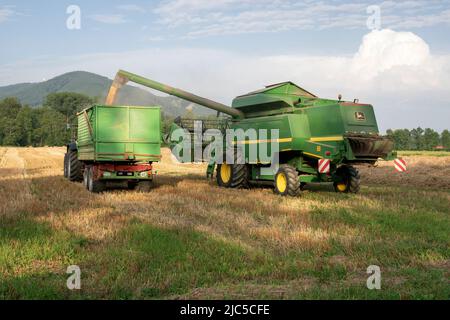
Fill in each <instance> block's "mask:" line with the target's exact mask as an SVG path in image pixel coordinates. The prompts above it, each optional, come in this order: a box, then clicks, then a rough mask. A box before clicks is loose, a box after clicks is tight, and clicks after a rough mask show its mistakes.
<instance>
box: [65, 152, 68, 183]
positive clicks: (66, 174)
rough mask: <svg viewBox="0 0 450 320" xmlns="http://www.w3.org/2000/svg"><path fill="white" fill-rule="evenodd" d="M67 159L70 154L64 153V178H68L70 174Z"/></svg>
mask: <svg viewBox="0 0 450 320" xmlns="http://www.w3.org/2000/svg"><path fill="white" fill-rule="evenodd" d="M67 159H69V155H68V154H67V153H65V154H64V178H68V177H69V174H68V171H69V170H68V168H67V166H68V164H67Z"/></svg>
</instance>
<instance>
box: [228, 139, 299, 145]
mask: <svg viewBox="0 0 450 320" xmlns="http://www.w3.org/2000/svg"><path fill="white" fill-rule="evenodd" d="M267 142H278V143H283V142H292V138H282V139H271V140H245V141H233V144H255V143H267Z"/></svg>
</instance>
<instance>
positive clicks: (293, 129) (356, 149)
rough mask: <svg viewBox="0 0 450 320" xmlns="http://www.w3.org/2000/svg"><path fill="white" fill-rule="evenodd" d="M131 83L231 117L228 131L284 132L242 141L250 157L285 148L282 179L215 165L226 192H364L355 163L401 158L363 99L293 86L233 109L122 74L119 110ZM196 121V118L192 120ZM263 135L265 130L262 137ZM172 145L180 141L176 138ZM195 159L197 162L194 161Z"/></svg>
mask: <svg viewBox="0 0 450 320" xmlns="http://www.w3.org/2000/svg"><path fill="white" fill-rule="evenodd" d="M128 81H131V82H134V83H137V84H140V85H143V86H146V87H149V88H152V89H155V90H158V91H161V92H164V93H166V94H169V95H173V96H176V97H179V98H182V99H185V100H187V101H190V102H192V103H196V104H199V105H202V106H205V107H207V108H210V109H213V110H216V111H218V112H219V113H224V114H227V115H229V116H231V118H229V119H228V121H227V122H226V124H225V125H224V124H223V123H222V124H221V125H217V128H220V129H221V130H222V131H225V129H243V130H248V129H256V130H260V129H263V130H264V129H266V130H268V131H270V130H271V129H278V130H279V131H278V132H279V135H278V137H277V138H276V139H272V138H271V137H269V138H268V137H267V136H266V137H259V136H258V137H257V138H256V139H254V140H250V139H248V138H244V139H243V140H240V141H239V140H238V141H234V143H235V145H243V146H244V147H245V151H246V153H245V154H247V152H248V151H249V148H250V147H251V145H254V144H256V145H257V146H258V148H259V147H260V144H261V143H266V142H268V141H269V142H274V141H272V140H276V141H275V142H277V143H279V153H278V158H279V167H278V170H277V171H276V172H275V173H272V174H267V170H263V169H265V168H268V167H270V166H271V163H267V162H266V163H264V162H263V161H262V159H257V161H252V162H249V161H248V159H247V158H246V159H245V161H244V163H235V162H234V161H229V162H233V163H226V162H224V163H216V162H215V161H214V158H213V159H212V160H211V161H210V163H209V166H208V172H207V175H208V176H209V177H212V176H213V173H214V170H215V168H216V167H217V170H216V178H217V183H218V184H219V185H220V186H222V187H226V188H247V187H249V186H250V185H252V184H271V185H273V186H274V188H275V192H276V193H278V194H280V195H289V196H297V195H299V194H300V192H301V190H302V189H303V186H304V185H305V184H307V183H311V182H315V183H321V182H324V183H325V182H326V183H330V182H332V183H333V184H334V188H335V190H336V192H341V193H356V192H358V191H359V190H360V175H359V173H358V171H357V170H356V168H355V167H354V166H353V165H356V164H369V165H374V164H375V163H376V162H377V161H378V160H379V159H380V158H381V159H384V160H394V159H395V158H396V153H395V152H393V147H394V145H393V142H392V141H391V140H389V139H388V138H386V137H383V136H380V135H379V131H378V126H377V122H376V119H375V114H374V110H373V107H372V106H371V105H369V104H360V103H358V101H357V100H355V101H353V102H346V101H341V99H340V98H339V100H329V99H321V98H318V97H317V96H315V95H314V94H312V93H310V92H308V91H306V90H304V89H302V88H300V87H299V86H297V85H295V84H294V83H292V82H285V83H280V84H275V85H271V86H268V87H266V88H264V89H262V90H259V91H255V92H251V93H249V94H246V95H243V96H239V97H237V98H235V99H234V101H233V104H232V105H233V107H229V106H226V105H223V104H221V103H218V102H215V101H211V100H209V99H206V98H202V97H199V96H197V95H194V94H191V93H189V92H186V91H183V90H180V89H176V88H173V87H170V86H168V85H165V84H162V83H159V82H156V81H153V80H150V79H146V78H144V77H141V76H138V75H135V74H132V73H130V72H126V71H119V72H118V73H117V76H116V78H115V80H114V82H113V85H112V87H111V89H110V92H109V95H108V97H107V104H108V105H113V104H114V101H115V99H116V96H117V94H118V91H119V89H120V88H121V87H122V86H123V85H125V84H126V83H127V82H128ZM190 121H191V123H192V120H190ZM187 123H188V122H186V121H182V120H179V121H176V123H175V124H174V125H173V128H172V131H173V130H176V129H180V128H184V129H186V130H189V131H192V129H193V127H194V126H193V125H188V124H187ZM258 132H259V131H258ZM169 142H170V143H171V145H175V144H177V143H179V141H175V140H169ZM191 161H193V159H191Z"/></svg>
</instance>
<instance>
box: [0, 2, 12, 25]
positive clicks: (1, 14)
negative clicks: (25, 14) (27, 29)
mask: <svg viewBox="0 0 450 320" xmlns="http://www.w3.org/2000/svg"><path fill="white" fill-rule="evenodd" d="M12 8H13V7H11V6H5V7H0V23H2V22H5V21H8V20H9V19H10V18H11V17H12V16H14V15H15V14H16V12H15V11H14V10H13V9H12Z"/></svg>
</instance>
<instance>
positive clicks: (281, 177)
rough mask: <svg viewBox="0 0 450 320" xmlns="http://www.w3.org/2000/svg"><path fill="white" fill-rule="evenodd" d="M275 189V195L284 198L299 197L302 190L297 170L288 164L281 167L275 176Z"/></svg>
mask: <svg viewBox="0 0 450 320" xmlns="http://www.w3.org/2000/svg"><path fill="white" fill-rule="evenodd" d="M274 188H275V189H274V191H275V193H277V194H279V195H282V196H291V197H297V196H299V195H300V193H301V188H300V181H299V179H298V172H297V170H296V169H295V168H294V167H292V166H290V165H288V164H283V165H281V166H280V168H279V169H278V172H277V174H276V175H275V181H274Z"/></svg>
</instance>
